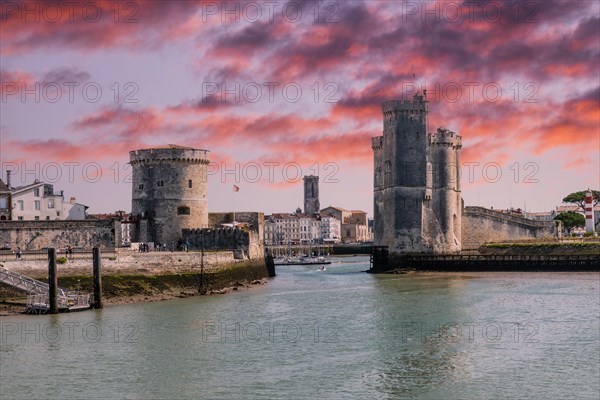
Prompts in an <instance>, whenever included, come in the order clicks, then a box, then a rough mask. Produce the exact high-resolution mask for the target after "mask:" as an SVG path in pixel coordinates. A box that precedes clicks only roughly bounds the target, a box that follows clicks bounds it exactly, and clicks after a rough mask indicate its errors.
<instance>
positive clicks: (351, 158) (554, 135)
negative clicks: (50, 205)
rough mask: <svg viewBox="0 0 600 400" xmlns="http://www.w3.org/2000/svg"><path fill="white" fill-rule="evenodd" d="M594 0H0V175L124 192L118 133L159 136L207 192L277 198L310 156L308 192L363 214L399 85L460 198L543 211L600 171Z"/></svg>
mask: <svg viewBox="0 0 600 400" xmlns="http://www.w3.org/2000/svg"><path fill="white" fill-rule="evenodd" d="M599 4H600V2H597V1H523V2H514V1H508V2H502V1H475V2H468V3H466V4H465V3H462V2H440V3H434V2H404V1H337V2H334V1H320V2H314V1H295V2H286V1H281V0H279V1H258V2H225V3H224V2H214V1H183V0H178V1H156V0H155V1H139V0H138V1H121V2H114V1H87V0H86V1H79V2H78V1H77V0H73V1H71V2H57V1H49V2H30V1H27V2H21V1H2V2H1V6H2V10H1V12H2V15H1V18H2V20H1V27H0V34H1V36H0V52H1V54H0V73H1V81H2V86H1V89H0V90H1V93H0V94H1V95H2V100H1V103H0V162H1V163H2V178H3V179H5V170H6V169H7V168H10V169H13V170H14V171H15V172H14V175H13V176H14V178H13V186H16V185H19V184H24V183H31V182H32V181H33V179H35V178H36V177H37V178H38V179H40V180H45V181H48V182H51V183H54V184H55V187H56V189H57V190H64V191H65V196H66V197H67V198H68V197H70V196H76V197H77V201H79V202H81V203H83V204H86V205H88V206H89V207H90V209H89V212H90V213H100V212H111V211H115V210H126V211H129V210H130V207H131V203H130V202H131V184H130V183H129V182H128V180H127V178H128V174H129V172H130V169H129V166H128V165H127V162H128V159H129V151H130V150H133V149H139V148H146V147H149V146H153V145H161V144H167V143H173V144H179V145H185V146H191V147H197V148H203V149H208V150H210V159H211V161H213V164H211V168H210V176H209V209H210V210H211V211H224V210H230V209H231V208H232V196H233V192H232V185H233V184H236V185H237V186H239V187H240V191H239V192H238V193H236V198H235V203H236V205H235V208H236V209H237V210H241V209H244V210H257V211H264V212H266V213H271V212H277V211H292V210H294V209H295V208H296V207H297V206H301V205H302V194H303V191H302V181H301V179H300V178H301V175H302V174H311V173H318V174H319V175H320V177H321V185H320V192H321V206H322V207H326V206H328V205H337V206H341V207H344V208H348V209H363V210H365V211H367V212H368V213H369V214H371V215H372V209H373V206H372V185H373V155H372V150H371V141H370V138H371V137H373V136H379V135H381V131H382V127H383V124H382V117H381V103H382V102H383V101H386V100H391V99H398V98H402V97H405V98H409V97H410V96H411V95H412V94H413V93H414V85H415V84H416V85H418V86H420V87H426V88H427V91H428V96H429V97H430V101H431V103H430V110H431V112H430V130H431V131H432V130H434V129H435V128H437V127H438V126H445V127H447V128H448V129H452V130H454V131H456V132H458V133H459V134H460V135H462V137H463V149H462V164H463V166H462V170H463V177H462V189H463V197H464V199H465V203H466V204H467V205H477V204H479V205H482V206H486V207H490V206H493V207H494V208H507V207H509V206H513V207H515V208H517V207H520V208H523V207H524V206H525V204H526V206H527V209H528V210H531V211H544V210H549V209H551V208H553V207H555V206H556V205H560V203H561V199H562V198H563V197H564V196H565V195H566V194H568V193H570V192H573V191H578V190H583V189H585V188H587V187H591V188H595V189H598V187H599V186H600V160H599V154H600V111H599V110H600V98H599V97H600V76H599V68H600V67H599V63H600V58H599V57H600V31H599V26H600V21H599V16H600V6H599ZM215 89H217V90H216V91H217V93H216V94H215V95H210V94H211V93H212V92H214V91H215ZM221 89H226V91H221ZM284 89H285V90H284ZM300 91H301V92H300ZM236 163H238V164H236ZM236 165H238V166H239V175H238V176H237V177H236V176H235V175H236V174H235V170H236V168H237V167H236ZM257 166H259V167H260V168H261V171H260V173H261V175H260V176H258V174H257V173H258V169H257ZM224 170H227V171H229V172H228V173H227V174H224ZM469 172H471V173H472V174H471V176H469V175H470V174H469ZM499 172H500V173H501V174H502V175H498V173H499ZM484 173H485V174H484Z"/></svg>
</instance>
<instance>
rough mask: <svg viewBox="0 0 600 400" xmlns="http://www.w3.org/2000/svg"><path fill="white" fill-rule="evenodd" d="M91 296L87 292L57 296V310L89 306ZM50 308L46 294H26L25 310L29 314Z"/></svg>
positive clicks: (40, 312)
mask: <svg viewBox="0 0 600 400" xmlns="http://www.w3.org/2000/svg"><path fill="white" fill-rule="evenodd" d="M91 298H92V296H91V295H89V294H69V295H65V296H58V297H57V299H56V301H57V305H58V309H59V310H63V311H66V310H77V309H83V308H89V307H90V304H91ZM49 309H50V299H49V297H48V294H33V295H29V296H27V303H26V312H27V313H30V314H45V313H47V312H48V310H49Z"/></svg>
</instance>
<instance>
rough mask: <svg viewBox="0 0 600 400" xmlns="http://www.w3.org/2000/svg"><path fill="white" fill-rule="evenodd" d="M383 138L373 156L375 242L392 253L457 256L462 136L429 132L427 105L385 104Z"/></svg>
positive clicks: (421, 101) (416, 100) (422, 101)
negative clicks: (447, 254) (386, 247)
mask: <svg viewBox="0 0 600 400" xmlns="http://www.w3.org/2000/svg"><path fill="white" fill-rule="evenodd" d="M382 109H383V136H379V137H375V138H373V139H372V143H371V144H372V148H373V152H374V173H375V176H374V193H373V199H374V227H373V231H374V242H375V245H378V246H388V248H389V251H390V253H396V254H402V253H455V252H459V251H460V249H461V211H462V199H461V195H460V186H459V183H458V167H459V151H460V148H461V137H460V136H458V135H457V134H455V133H454V132H450V131H448V130H445V129H441V128H440V129H438V130H437V132H436V133H435V134H430V133H428V132H427V131H428V124H427V114H428V112H429V108H428V101H427V99H426V98H425V96H424V95H422V94H419V93H417V94H416V95H415V96H414V97H413V99H412V101H399V100H392V101H387V102H385V103H383V106H382Z"/></svg>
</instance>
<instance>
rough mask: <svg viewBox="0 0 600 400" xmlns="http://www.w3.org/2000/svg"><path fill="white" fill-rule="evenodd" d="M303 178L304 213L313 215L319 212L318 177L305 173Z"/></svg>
mask: <svg viewBox="0 0 600 400" xmlns="http://www.w3.org/2000/svg"><path fill="white" fill-rule="evenodd" d="M303 180H304V214H306V215H313V214H316V213H318V212H319V210H320V209H321V205H320V204H319V177H318V176H314V175H307V176H305V177H304V178H303Z"/></svg>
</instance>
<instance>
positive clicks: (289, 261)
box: [274, 256, 331, 265]
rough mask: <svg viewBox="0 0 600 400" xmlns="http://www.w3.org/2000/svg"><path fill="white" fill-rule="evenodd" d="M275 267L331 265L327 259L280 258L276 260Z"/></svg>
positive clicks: (305, 257)
mask: <svg viewBox="0 0 600 400" xmlns="http://www.w3.org/2000/svg"><path fill="white" fill-rule="evenodd" d="M274 261H275V265H325V264H331V261H330V260H329V259H328V258H327V257H323V256H319V257H308V256H300V257H278V258H276V259H275V260H274Z"/></svg>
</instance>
